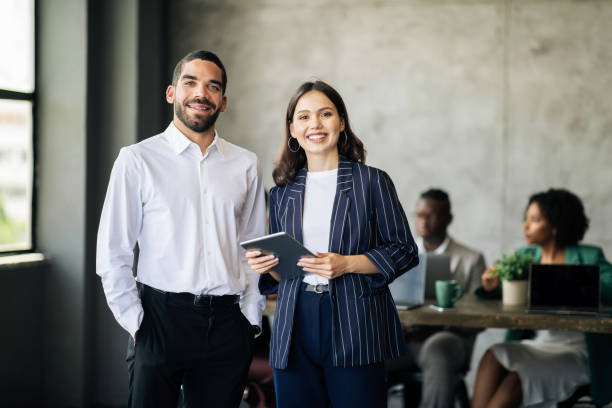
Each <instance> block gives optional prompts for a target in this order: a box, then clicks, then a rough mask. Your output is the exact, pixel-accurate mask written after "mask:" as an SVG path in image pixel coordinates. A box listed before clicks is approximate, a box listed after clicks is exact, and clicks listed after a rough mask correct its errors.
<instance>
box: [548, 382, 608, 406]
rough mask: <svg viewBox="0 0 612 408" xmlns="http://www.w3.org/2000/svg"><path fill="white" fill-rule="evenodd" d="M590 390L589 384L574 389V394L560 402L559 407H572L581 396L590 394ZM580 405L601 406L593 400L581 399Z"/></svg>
mask: <svg viewBox="0 0 612 408" xmlns="http://www.w3.org/2000/svg"><path fill="white" fill-rule="evenodd" d="M590 392H591V391H590V389H589V385H588V384H587V385H583V386H582V387H578V388H577V389H576V391H574V394H572V396H571V397H569V398H568V399H566V400H565V401H561V402H559V403H558V404H557V408H571V407H573V406H574V405H575V404H577V403H578V402H579V400H580V399H581V398H583V397H587V396H589V394H590ZM580 406H581V407H593V408H599V407H600V405H598V404H596V403H594V402H593V401H580Z"/></svg>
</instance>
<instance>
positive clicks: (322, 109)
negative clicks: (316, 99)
mask: <svg viewBox="0 0 612 408" xmlns="http://www.w3.org/2000/svg"><path fill="white" fill-rule="evenodd" d="M327 109H329V110H334V108H332V107H331V106H324V107H322V108H319V109H318V110H317V111H316V112H322V111H324V110H327ZM302 112H310V110H309V109H302V110H299V111H297V112H295V113H294V115H297V114H298V113H302Z"/></svg>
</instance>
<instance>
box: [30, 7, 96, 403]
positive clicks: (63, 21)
mask: <svg viewBox="0 0 612 408" xmlns="http://www.w3.org/2000/svg"><path fill="white" fill-rule="evenodd" d="M39 11H40V12H39V33H38V37H37V38H38V41H39V44H38V49H39V55H38V58H39V61H38V66H39V67H44V68H41V69H40V70H39V74H38V78H39V82H38V89H37V93H38V102H39V107H38V117H39V123H38V126H37V129H38V169H37V170H38V176H37V183H36V186H37V189H38V203H39V205H38V206H37V208H36V210H37V214H38V220H37V224H36V231H37V242H38V246H39V249H40V250H41V251H43V252H44V253H45V254H46V255H47V256H49V258H50V260H51V263H52V267H51V268H50V270H49V271H47V274H46V277H45V282H46V286H45V288H44V294H45V296H44V303H43V305H42V309H41V314H42V316H43V321H44V323H43V330H42V333H43V338H44V342H43V359H42V362H43V370H42V373H43V380H44V385H43V394H44V399H45V403H46V404H47V406H68V407H78V406H83V401H84V397H85V395H84V388H83V386H84V378H85V370H84V368H85V358H84V357H85V329H84V327H85V326H84V325H85V223H86V220H85V191H86V182H85V177H86V154H85V151H86V131H85V130H86V120H85V117H86V116H85V110H86V79H87V75H86V69H87V24H86V16H87V7H86V4H85V2H84V1H81V0H73V1H54V2H49V1H40V2H39ZM23 295H25V296H27V291H24V292H23Z"/></svg>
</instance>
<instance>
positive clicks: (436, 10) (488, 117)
mask: <svg viewBox="0 0 612 408" xmlns="http://www.w3.org/2000/svg"><path fill="white" fill-rule="evenodd" d="M169 21H170V53H169V61H168V63H169V64H171V65H172V64H174V63H175V62H176V61H177V60H178V59H179V58H181V57H182V56H183V55H184V54H186V53H187V52H188V51H190V50H192V49H197V48H207V49H211V50H214V51H216V52H217V53H218V54H219V55H220V57H221V59H222V60H223V61H224V64H225V65H226V68H227V70H228V76H229V87H228V91H227V94H228V99H229V105H228V111H227V112H226V113H225V114H223V115H222V116H221V119H220V122H219V130H220V132H221V134H222V135H223V136H225V137H227V138H228V139H230V140H232V141H234V142H236V143H238V144H241V145H243V146H246V147H247V148H249V149H251V150H253V151H255V152H256V153H257V154H258V156H259V158H260V160H261V162H262V168H263V172H264V174H265V175H266V186H267V187H270V186H271V185H272V179H271V176H270V174H271V171H272V168H273V161H274V159H275V156H276V153H277V151H278V146H279V143H280V140H281V134H282V126H283V125H282V117H283V113H284V109H285V107H286V104H287V102H288V100H289V97H290V95H291V93H292V92H293V90H294V89H295V88H296V87H297V86H298V85H299V84H300V83H301V82H303V81H304V80H308V79H311V78H313V77H316V78H320V79H323V80H325V81H327V82H329V83H331V84H332V85H333V86H335V87H336V88H337V89H338V90H339V91H340V93H341V94H342V95H343V97H344V99H345V102H346V104H347V107H348V111H349V114H350V117H351V121H352V126H353V128H354V129H355V131H356V133H357V134H358V135H359V136H360V137H361V138H362V139H363V141H364V143H365V145H366V148H367V150H368V153H369V154H368V163H369V164H371V165H374V166H377V167H381V168H383V169H385V170H387V171H388V172H389V173H390V175H391V176H392V178H393V180H394V182H395V184H396V187H397V189H398V192H399V195H400V199H401V201H402V203H403V204H404V207H405V209H406V212H408V213H410V212H412V210H413V207H414V203H415V201H416V199H417V196H418V193H419V192H421V191H422V190H424V189H426V188H427V187H429V186H439V187H442V188H444V189H446V190H448V191H449V193H450V194H451V199H452V201H453V206H454V214H455V221H454V223H453V224H452V225H451V233H452V234H454V235H455V236H456V237H457V238H458V239H460V240H462V241H464V242H466V243H468V244H470V245H472V246H474V247H477V248H480V249H482V250H483V251H484V252H485V255H486V257H487V259H488V260H489V261H492V260H494V259H495V258H497V257H499V255H500V252H501V251H502V250H504V251H509V250H511V249H512V248H515V247H517V246H519V245H522V244H523V237H522V225H521V220H522V212H523V210H524V206H525V204H526V201H527V198H528V196H529V195H530V194H531V193H533V192H535V191H539V190H542V189H545V188H548V187H550V186H556V187H565V188H569V189H571V190H573V191H575V192H576V193H577V194H578V195H580V196H581V197H582V198H583V200H584V202H585V205H586V210H587V213H588V215H589V216H590V217H591V219H592V221H593V222H592V226H591V229H590V231H589V232H588V234H587V236H586V238H585V242H590V243H596V244H599V245H602V246H604V249H605V250H606V252H607V253H608V255H609V256H612V234H610V233H609V231H610V230H611V228H610V227H612V217H610V214H612V200H611V199H610V198H611V197H612V189H610V188H609V186H610V181H609V180H611V179H612V177H611V176H612V161H611V160H610V157H611V155H612V115H610V111H609V103H610V101H609V99H610V97H609V95H611V94H612V70H610V69H609V67H610V66H612V47H611V46H610V45H609V43H610V41H609V39H610V38H612V25H611V24H610V23H609V22H610V21H612V2H609V1H588V0H583V1H565V0H554V1H546V0H537V1H535V0H525V1H500V0H490V1H484V0H483V1H474V0H433V1H432V0H427V1H426V0H420V1H417V0H413V1H390V0H388V1H366V0H359V1H357V0H351V1H349V0H345V1H334V2H328V1H323V0H320V1H311V2H308V3H303V2H298V1H295V0H294V1H290V0H286V1H276V0H253V1H249V2H242V1H239V0H228V1H211V0H209V1H201V0H183V1H181V2H173V3H172V6H171V9H170V20H169ZM169 69H170V67H169Z"/></svg>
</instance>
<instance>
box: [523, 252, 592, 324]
mask: <svg viewBox="0 0 612 408" xmlns="http://www.w3.org/2000/svg"><path fill="white" fill-rule="evenodd" d="M528 311H529V312H535V313H553V314H570V315H594V314H597V313H598V312H599V311H600V308H599V266H598V265H542V264H533V265H531V269H530V272H529V307H528Z"/></svg>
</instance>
